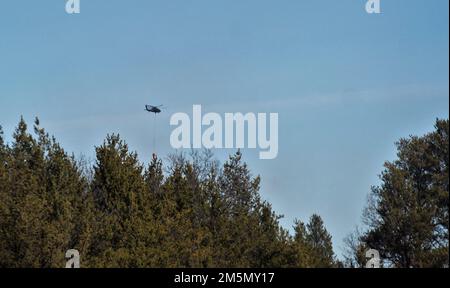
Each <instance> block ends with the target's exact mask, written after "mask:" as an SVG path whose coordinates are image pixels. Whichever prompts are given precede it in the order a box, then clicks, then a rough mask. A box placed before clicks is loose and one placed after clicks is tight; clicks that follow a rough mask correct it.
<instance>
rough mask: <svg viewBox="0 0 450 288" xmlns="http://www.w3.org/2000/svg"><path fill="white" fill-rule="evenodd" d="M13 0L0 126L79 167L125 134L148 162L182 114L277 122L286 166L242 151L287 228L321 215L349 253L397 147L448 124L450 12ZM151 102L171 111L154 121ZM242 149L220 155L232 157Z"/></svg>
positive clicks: (0, 57) (1, 54)
mask: <svg viewBox="0 0 450 288" xmlns="http://www.w3.org/2000/svg"><path fill="white" fill-rule="evenodd" d="M365 2H366V0H339V1H336V0H281V1H275V0H239V1H234V0H190V1H186V0H170V1H168V0H158V1H153V0H131V1H129V0H128V1H125V0H108V1H105V0H81V14H79V15H68V14H66V13H65V9H64V6H65V1H64V0H57V1H56V0H34V1H31V0H29V1H17V0H1V1H0V125H2V126H3V127H4V130H5V132H6V134H8V135H10V134H11V133H12V131H13V129H14V127H15V125H16V124H17V122H18V120H19V117H20V115H23V116H24V117H25V119H26V120H27V121H29V122H31V121H32V120H33V118H34V116H39V118H40V119H41V122H42V126H43V127H45V128H47V130H48V131H49V132H50V133H51V134H54V135H55V136H56V137H57V139H58V140H59V141H60V142H61V143H62V144H63V146H64V147H65V148H66V149H67V150H69V151H70V152H74V153H75V154H76V155H80V154H85V155H87V156H88V157H93V156H94V146H95V145H99V144H101V142H102V140H103V139H104V138H105V136H106V134H107V133H112V132H116V133H120V134H121V135H122V136H123V137H124V138H125V139H126V140H127V142H128V143H129V145H130V146H131V148H132V149H133V150H136V151H138V153H139V154H140V156H141V158H142V161H147V160H148V159H149V158H150V155H151V152H152V143H153V142H152V141H153V140H152V139H153V133H156V135H157V136H158V137H157V139H158V140H157V150H158V151H159V153H160V154H162V155H166V154H167V153H170V152H173V151H172V150H171V148H170V144H169V135H170V132H171V131H172V127H170V126H169V118H170V116H171V115H172V113H175V112H187V113H192V105H193V104H201V105H202V106H203V109H204V110H205V111H209V112H218V113H223V112H255V113H256V112H278V113H279V118H280V119H279V127H280V138H279V146H280V148H279V156H278V158H277V159H275V160H259V159H258V151H257V150H250V151H247V150H245V151H244V156H245V159H246V160H247V162H248V163H249V165H250V167H251V169H252V171H253V172H254V173H255V174H261V176H262V191H261V193H262V195H263V197H264V198H265V199H267V200H269V201H270V202H271V203H272V204H273V206H274V208H275V210H276V211H277V212H278V213H280V214H284V215H285V219H284V220H283V221H282V224H283V225H284V226H286V227H290V226H291V225H292V221H293V219H294V218H299V219H301V220H305V221H307V219H308V217H309V216H310V215H311V214H312V213H318V214H320V215H321V216H322V217H323V218H324V221H325V224H326V226H327V228H328V230H329V231H330V232H331V234H332V236H333V240H334V244H335V249H336V251H337V252H338V254H340V251H341V250H340V249H341V248H342V245H343V244H342V239H343V238H344V237H345V236H346V235H347V234H348V233H350V232H351V231H352V230H353V228H354V226H355V225H357V224H359V223H360V220H361V212H362V209H363V207H364V204H365V201H366V197H367V194H368V192H369V191H370V186H371V185H374V184H377V183H378V178H377V175H378V174H379V173H380V172H381V170H382V165H383V162H384V161H385V160H392V159H394V157H395V146H394V142H395V141H396V140H398V139H399V138H400V137H405V136H408V135H410V134H422V133H424V132H426V131H430V130H431V129H432V127H433V123H434V121H435V119H436V118H437V117H445V118H447V117H448V114H449V108H448V105H449V82H448V77H449V44H448V42H449V37H448V36H449V31H448V22H449V14H448V9H449V7H448V6H449V1H448V0H432V1H430V0H381V4H382V12H383V13H382V14H381V15H369V14H367V13H366V12H365V8H364V6H365ZM144 104H165V105H166V106H167V110H166V111H164V113H163V114H161V115H160V116H159V117H158V120H157V127H158V128H157V131H156V132H155V131H153V122H152V121H154V119H153V117H152V116H151V115H149V114H146V113H145V112H144V111H143V105H144ZM232 152H233V151H230V150H225V151H224V150H220V151H216V154H217V157H218V158H219V159H221V160H223V159H224V158H225V156H226V154H227V153H232Z"/></svg>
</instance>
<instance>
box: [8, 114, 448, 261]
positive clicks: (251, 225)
mask: <svg viewBox="0 0 450 288" xmlns="http://www.w3.org/2000/svg"><path fill="white" fill-rule="evenodd" d="M165 162H167V163H165V164H164V165H163V161H161V159H158V158H156V156H155V157H154V158H153V160H152V161H151V163H150V164H149V165H148V166H144V165H143V164H142V163H140V162H139V160H138V156H137V155H136V153H134V152H131V151H129V148H128V146H127V144H126V143H125V142H124V141H123V140H121V139H120V137H119V136H117V135H110V136H108V137H107V138H106V140H105V141H104V143H103V144H102V145H101V146H99V147H96V161H95V164H93V165H89V163H87V162H85V161H79V160H77V159H75V157H73V156H71V155H69V154H68V153H67V152H66V151H65V150H64V149H63V148H62V147H61V145H60V144H58V142H57V141H56V140H55V138H53V137H50V136H49V135H48V134H47V133H46V131H45V130H44V129H42V128H41V127H40V125H39V121H38V120H36V121H35V124H34V133H33V135H31V134H30V133H29V132H28V130H27V125H26V123H25V122H24V120H23V119H21V121H20V123H19V124H18V127H17V128H16V131H15V133H14V135H13V140H12V142H11V143H8V144H7V143H5V141H4V138H3V133H2V132H1V128H0V267H57V268H59V267H64V265H65V262H66V260H65V258H64V254H65V252H66V251H67V250H68V249H72V248H73V249H77V250H79V251H80V254H81V266H82V267H336V266H337V265H338V263H337V261H336V260H335V256H334V253H333V248H332V242H331V236H330V234H329V233H328V232H327V230H326V229H325V227H324V223H323V221H322V219H321V217H320V216H318V215H313V216H312V217H311V218H310V220H309V222H308V223H303V222H301V221H296V222H295V223H294V231H295V233H294V235H290V233H289V232H288V231H287V230H286V229H284V228H283V227H281V226H280V224H279V219H280V218H281V217H280V216H279V215H277V214H276V213H275V212H274V211H273V209H272V207H271V205H270V204H269V203H267V202H266V201H263V200H262V199H261V197H260V195H259V188H260V178H259V177H253V176H252V175H251V172H250V170H249V168H248V167H247V165H246V164H245V163H244V162H243V161H242V155H241V153H240V152H237V153H236V154H235V155H233V156H231V157H230V158H229V160H228V161H227V162H226V163H224V164H223V165H222V166H221V165H219V163H217V162H216V161H215V160H214V159H213V157H212V155H211V154H210V153H208V152H207V151H206V152H201V153H193V154H192V155H191V156H190V157H184V156H182V155H178V156H172V157H170V159H168V160H167V161H165ZM447 191H448V190H447Z"/></svg>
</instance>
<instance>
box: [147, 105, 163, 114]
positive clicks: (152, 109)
mask: <svg viewBox="0 0 450 288" xmlns="http://www.w3.org/2000/svg"><path fill="white" fill-rule="evenodd" d="M162 107H163V105H159V106H152V105H145V110H146V111H147V112H151V113H155V114H158V113H161V108H162Z"/></svg>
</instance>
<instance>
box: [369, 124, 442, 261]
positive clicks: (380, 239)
mask: <svg viewBox="0 0 450 288" xmlns="http://www.w3.org/2000/svg"><path fill="white" fill-rule="evenodd" d="M448 134H449V122H448V120H437V122H436V125H435V131H434V132H432V133H429V134H427V135H425V136H423V137H417V136H412V137H410V138H408V139H401V140H400V141H399V142H398V143H397V149H398V159H397V160H396V161H394V162H386V163H385V170H384V171H383V173H382V174H381V176H380V178H381V181H382V184H381V186H379V187H373V189H372V193H371V195H370V201H369V205H368V207H367V209H366V212H365V215H364V218H365V221H366V223H367V224H368V226H369V230H368V231H367V233H365V235H363V236H362V237H361V241H362V242H363V243H365V244H366V245H367V246H369V247H371V248H374V249H377V250H378V251H379V252H380V254H381V258H383V259H385V260H386V262H387V264H388V265H392V266H395V267H405V268H408V267H443V266H444V265H448V253H449V251H448V243H449V238H448V237H449V236H448V225H449V214H448V208H449V184H448V183H449V182H448V181H449V174H448V167H449V166H448V161H449V154H448V148H449V139H448Z"/></svg>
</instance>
